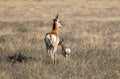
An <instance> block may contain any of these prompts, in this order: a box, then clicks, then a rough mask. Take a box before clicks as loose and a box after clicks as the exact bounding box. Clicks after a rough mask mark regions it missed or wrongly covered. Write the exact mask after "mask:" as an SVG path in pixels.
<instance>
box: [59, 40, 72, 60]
mask: <svg viewBox="0 0 120 79" xmlns="http://www.w3.org/2000/svg"><path fill="white" fill-rule="evenodd" d="M59 45H61V48H62V54H63V56H64V57H65V58H66V57H68V56H69V55H70V52H71V49H70V48H68V47H67V46H66V44H65V43H64V39H62V40H61V41H60V42H59Z"/></svg>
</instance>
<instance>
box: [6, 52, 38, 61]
mask: <svg viewBox="0 0 120 79" xmlns="http://www.w3.org/2000/svg"><path fill="white" fill-rule="evenodd" d="M30 60H36V59H35V58H33V57H29V56H26V55H24V54H21V53H15V54H11V55H8V56H7V61H8V62H11V63H16V62H18V63H23V62H28V61H30Z"/></svg>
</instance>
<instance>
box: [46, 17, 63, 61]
mask: <svg viewBox="0 0 120 79" xmlns="http://www.w3.org/2000/svg"><path fill="white" fill-rule="evenodd" d="M61 27H62V25H61V22H60V20H59V19H58V15H57V16H56V18H55V19H54V20H53V28H52V31H50V32H48V33H46V36H45V39H44V40H45V43H46V50H47V53H48V55H49V56H50V58H51V59H52V60H53V63H55V52H56V50H57V46H58V43H59V34H58V28H61Z"/></svg>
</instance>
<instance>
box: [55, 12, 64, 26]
mask: <svg viewBox="0 0 120 79" xmlns="http://www.w3.org/2000/svg"><path fill="white" fill-rule="evenodd" d="M58 17H59V15H58V14H57V15H56V18H55V19H53V22H54V23H55V24H56V25H57V27H59V28H62V27H63V26H62V23H61V21H60V20H59V19H58Z"/></svg>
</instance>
